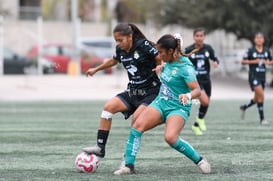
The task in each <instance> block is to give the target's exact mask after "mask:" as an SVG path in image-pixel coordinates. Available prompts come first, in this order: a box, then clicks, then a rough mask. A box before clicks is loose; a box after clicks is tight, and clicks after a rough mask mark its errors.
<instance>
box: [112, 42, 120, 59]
mask: <svg viewBox="0 0 273 181" xmlns="http://www.w3.org/2000/svg"><path fill="white" fill-rule="evenodd" d="M119 52H120V50H119V48H118V46H116V52H115V54H114V55H113V59H115V60H117V61H118V62H119V63H120V62H121V60H120V55H119Z"/></svg>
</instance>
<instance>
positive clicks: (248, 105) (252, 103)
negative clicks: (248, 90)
mask: <svg viewBox="0 0 273 181" xmlns="http://www.w3.org/2000/svg"><path fill="white" fill-rule="evenodd" d="M254 104H255V102H254V101H253V99H251V100H250V101H249V103H247V104H245V107H246V108H249V107H251V106H252V105H254Z"/></svg>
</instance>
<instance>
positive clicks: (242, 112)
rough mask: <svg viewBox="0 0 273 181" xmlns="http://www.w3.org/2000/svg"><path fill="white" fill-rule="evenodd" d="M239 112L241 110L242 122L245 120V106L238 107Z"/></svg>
mask: <svg viewBox="0 0 273 181" xmlns="http://www.w3.org/2000/svg"><path fill="white" fill-rule="evenodd" d="M240 110H241V120H244V119H245V112H246V106H245V105H242V106H240Z"/></svg>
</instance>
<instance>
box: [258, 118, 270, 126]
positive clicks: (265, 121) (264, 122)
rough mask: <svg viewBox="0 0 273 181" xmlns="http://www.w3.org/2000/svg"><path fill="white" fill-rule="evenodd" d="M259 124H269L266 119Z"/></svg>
mask: <svg viewBox="0 0 273 181" xmlns="http://www.w3.org/2000/svg"><path fill="white" fill-rule="evenodd" d="M260 124H261V125H269V122H268V121H267V120H266V119H263V120H261V121H260Z"/></svg>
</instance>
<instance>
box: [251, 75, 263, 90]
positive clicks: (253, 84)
mask: <svg viewBox="0 0 273 181" xmlns="http://www.w3.org/2000/svg"><path fill="white" fill-rule="evenodd" d="M248 82H249V86H250V88H251V90H252V91H254V87H257V86H259V85H261V86H262V88H263V89H264V87H265V80H262V79H257V78H249V79H248Z"/></svg>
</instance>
